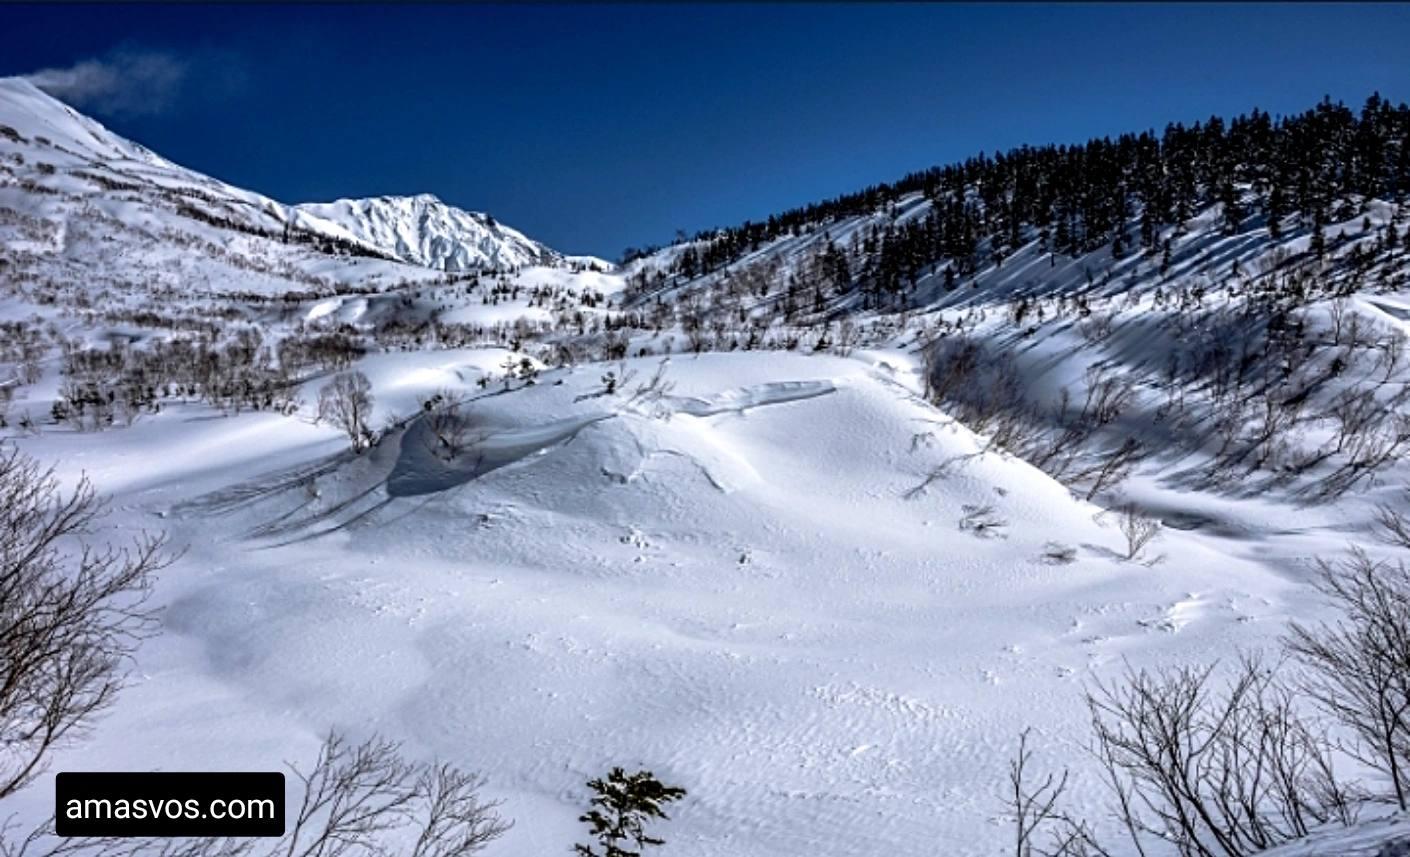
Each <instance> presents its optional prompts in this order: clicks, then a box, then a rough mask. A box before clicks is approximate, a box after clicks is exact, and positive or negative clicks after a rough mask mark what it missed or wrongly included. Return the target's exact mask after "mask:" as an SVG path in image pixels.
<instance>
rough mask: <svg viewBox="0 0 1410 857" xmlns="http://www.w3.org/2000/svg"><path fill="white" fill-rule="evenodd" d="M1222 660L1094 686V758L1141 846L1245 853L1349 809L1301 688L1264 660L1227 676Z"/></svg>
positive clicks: (1231, 855)
mask: <svg viewBox="0 0 1410 857" xmlns="http://www.w3.org/2000/svg"><path fill="white" fill-rule="evenodd" d="M1212 674H1213V668H1212V667H1210V668H1203V669H1199V668H1193V667H1182V668H1177V669H1161V670H1156V671H1147V670H1144V669H1143V670H1139V671H1136V670H1128V671H1127V673H1126V675H1125V676H1124V677H1123V678H1122V680H1121V681H1120V682H1119V683H1117V684H1113V685H1109V686H1108V685H1100V684H1099V685H1098V686H1097V688H1096V689H1095V690H1094V691H1092V692H1090V693H1089V694H1088V696H1087V704H1088V707H1089V709H1090V710H1091V714H1092V724H1093V729H1094V731H1095V746H1094V749H1095V751H1096V755H1097V758H1098V759H1099V761H1100V762H1101V763H1102V765H1103V767H1104V769H1105V776H1106V778H1107V782H1108V787H1109V788H1110V789H1111V791H1112V794H1113V797H1114V798H1115V799H1116V802H1117V808H1118V813H1117V815H1118V818H1119V819H1120V820H1121V821H1122V822H1123V825H1124V826H1125V827H1126V829H1127V833H1128V834H1129V836H1130V838H1131V839H1132V841H1133V843H1135V845H1136V847H1137V850H1138V852H1139V853H1145V847H1146V846H1147V845H1150V844H1154V843H1156V842H1160V843H1165V844H1166V845H1170V846H1174V848H1175V849H1176V851H1177V853H1179V854H1180V855H1182V857H1186V856H1187V855H1188V857H1244V855H1250V854H1254V853H1256V852H1259V851H1263V850H1266V849H1268V848H1272V847H1275V846H1277V845H1279V844H1281V843H1284V842H1288V841H1290V840H1292V839H1296V838H1299V837H1302V836H1305V835H1307V833H1308V831H1309V830H1311V829H1312V828H1313V827H1315V826H1317V825H1320V824H1324V823H1327V822H1329V821H1334V820H1335V821H1341V822H1343V823H1349V822H1350V821H1351V820H1352V816H1353V813H1352V802H1353V798H1354V795H1353V794H1352V793H1351V792H1350V791H1349V790H1348V789H1347V788H1346V787H1345V786H1343V785H1342V784H1340V783H1339V782H1338V781H1337V780H1336V778H1335V777H1334V776H1333V773H1332V767H1331V760H1330V754H1329V752H1328V746H1327V744H1326V742H1325V740H1324V739H1323V738H1322V736H1321V735H1320V734H1319V733H1318V732H1316V731H1315V730H1314V729H1312V727H1310V726H1309V725H1307V724H1306V723H1305V722H1304V721H1303V720H1302V719H1300V718H1299V716H1298V714H1297V712H1296V710H1295V706H1294V698H1295V697H1294V694H1293V693H1292V692H1291V691H1290V690H1289V689H1288V688H1286V687H1284V686H1282V685H1280V684H1278V683H1277V682H1276V681H1274V679H1273V678H1272V671H1271V670H1269V669H1267V668H1266V667H1264V666H1263V665H1262V664H1261V663H1260V662H1259V661H1258V660H1257V659H1254V658H1245V659H1244V660H1243V662H1242V663H1241V664H1240V666H1239V669H1238V670H1237V671H1236V672H1235V674H1234V675H1233V677H1232V678H1231V680H1230V681H1229V682H1228V684H1227V685H1226V686H1225V687H1224V688H1222V689H1218V688H1215V687H1214V686H1213V683H1212V682H1211V676H1212Z"/></svg>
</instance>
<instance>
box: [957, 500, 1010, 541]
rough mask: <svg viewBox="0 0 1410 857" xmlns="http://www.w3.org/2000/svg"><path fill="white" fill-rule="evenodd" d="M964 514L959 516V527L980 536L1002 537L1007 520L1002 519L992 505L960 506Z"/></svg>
mask: <svg viewBox="0 0 1410 857" xmlns="http://www.w3.org/2000/svg"><path fill="white" fill-rule="evenodd" d="M960 511H961V512H963V513H964V514H963V515H961V517H960V529H961V530H962V531H964V532H967V533H973V534H974V535H976V536H979V537H980V538H982V539H983V538H995V537H997V538H1003V535H1004V532H1003V531H1004V528H1005V527H1007V526H1008V525H1009V522H1008V521H1006V520H1004V518H1003V517H1001V516H1000V515H999V513H998V512H996V511H994V507H993V506H991V505H988V504H987V503H986V504H984V505H969V504H966V505H964V506H961V507H960Z"/></svg>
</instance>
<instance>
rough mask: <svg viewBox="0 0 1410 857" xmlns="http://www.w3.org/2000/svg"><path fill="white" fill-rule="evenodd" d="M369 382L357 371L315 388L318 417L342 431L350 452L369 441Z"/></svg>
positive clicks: (337, 376)
mask: <svg viewBox="0 0 1410 857" xmlns="http://www.w3.org/2000/svg"><path fill="white" fill-rule="evenodd" d="M372 405H373V398H372V382H371V381H369V380H367V376H366V375H364V374H362V373H361V372H342V373H340V374H338V375H335V376H334V377H333V380H332V381H329V382H328V383H327V384H324V385H323V387H321V388H320V389H319V391H318V418H319V419H320V420H322V419H326V420H328V421H329V422H330V423H332V424H333V425H334V426H336V427H338V428H340V429H342V430H343V432H344V433H345V434H347V436H348V440H349V441H350V442H351V443H352V450H353V452H358V453H360V452H362V451H363V450H365V449H367V448H368V447H369V446H371V444H372V439H373V432H372V426H371V424H370V420H371V419H372Z"/></svg>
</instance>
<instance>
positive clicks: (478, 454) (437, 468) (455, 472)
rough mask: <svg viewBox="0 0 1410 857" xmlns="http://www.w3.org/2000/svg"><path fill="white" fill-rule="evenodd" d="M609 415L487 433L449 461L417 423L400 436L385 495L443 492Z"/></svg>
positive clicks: (562, 439)
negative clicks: (399, 445)
mask: <svg viewBox="0 0 1410 857" xmlns="http://www.w3.org/2000/svg"><path fill="white" fill-rule="evenodd" d="M614 416H616V415H615V414H611V413H596V414H586V415H583V416H577V417H569V418H566V419H562V420H556V421H554V422H551V423H547V424H545V425H537V426H529V427H525V428H517V429H503V430H500V431H488V432H485V433H483V434H480V435H478V436H477V437H475V438H474V439H473V440H471V441H470V442H469V443H468V444H467V445H466V447H465V449H464V450H463V451H461V452H460V453H459V454H458V455H456V457H455V459H454V460H451V461H447V460H445V459H444V458H441V457H440V456H438V455H436V443H435V438H434V437H432V436H431V434H430V430H429V429H428V428H427V427H426V424H425V422H424V420H422V421H417V422H416V423H414V424H413V425H412V426H411V428H410V429H408V430H407V431H406V432H405V433H404V434H403V435H402V437H401V454H400V455H399V456H398V458H397V463H396V466H395V467H394V468H393V469H392V473H391V475H390V476H388V477H387V482H386V487H387V495H388V496H389V497H415V496H418V495H422V494H434V493H436V492H438V491H448V490H450V489H452V488H456V487H458V486H461V485H464V484H465V483H467V482H469V481H471V480H473V479H478V478H480V477H481V476H484V475H485V474H487V473H490V472H492V471H495V470H498V469H499V468H501V467H506V466H508V465H510V464H514V463H517V462H520V461H523V460H524V459H526V458H528V457H529V456H531V455H539V454H542V453H545V452H547V451H548V450H549V449H550V448H552V447H554V446H557V445H558V444H560V443H565V442H567V441H568V440H571V439H572V438H573V437H575V436H576V435H577V434H578V432H580V431H582V430H583V429H585V428H587V427H588V426H590V425H593V424H594V423H598V422H601V421H602V420H607V419H611V418H612V417H614Z"/></svg>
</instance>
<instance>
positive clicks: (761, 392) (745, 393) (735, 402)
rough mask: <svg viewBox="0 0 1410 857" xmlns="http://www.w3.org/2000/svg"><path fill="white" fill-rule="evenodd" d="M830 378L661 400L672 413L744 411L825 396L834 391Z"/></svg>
mask: <svg viewBox="0 0 1410 857" xmlns="http://www.w3.org/2000/svg"><path fill="white" fill-rule="evenodd" d="M836 390H837V388H836V387H835V386H833V384H832V382H831V381H778V382H775V383H771V384H760V385H758V386H755V387H745V388H741V389H738V390H728V391H726V392H723V393H720V394H718V395H715V396H711V397H709V398H705V399H696V398H682V397H677V396H668V397H666V398H665V399H664V400H663V404H664V405H665V406H666V407H667V408H668V409H669V410H671V411H673V412H675V413H681V414H688V415H690V416H692V417H709V416H714V415H715V414H723V413H731V412H733V413H743V412H744V411H747V410H748V409H750V408H757V407H761V406H763V405H780V404H783V403H785V402H797V401H802V400H804V399H812V398H816V397H817V396H826V395H827V394H828V393H832V392H836Z"/></svg>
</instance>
